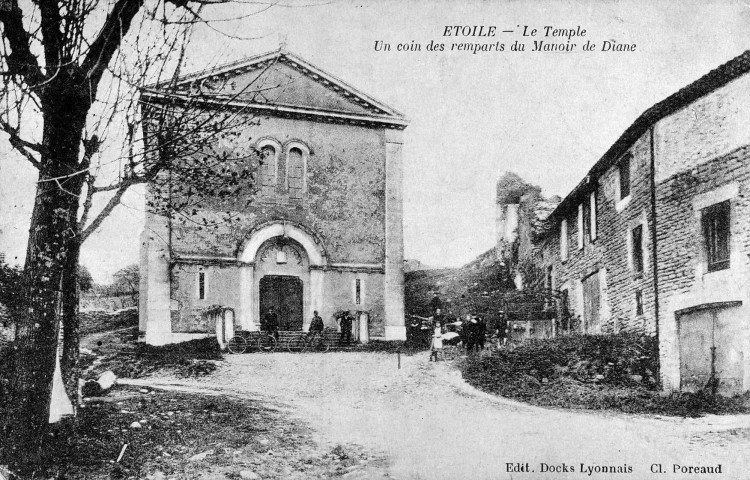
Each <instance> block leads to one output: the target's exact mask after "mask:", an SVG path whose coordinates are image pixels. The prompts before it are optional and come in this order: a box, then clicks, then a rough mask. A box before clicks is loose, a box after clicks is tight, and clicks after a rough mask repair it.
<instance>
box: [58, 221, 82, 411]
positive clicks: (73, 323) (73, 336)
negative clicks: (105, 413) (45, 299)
mask: <svg viewBox="0 0 750 480" xmlns="http://www.w3.org/2000/svg"><path fill="white" fill-rule="evenodd" d="M78 233H79V232H77V234H76V236H75V237H73V238H72V239H71V241H70V245H69V246H68V257H67V262H66V265H65V270H64V271H63V278H62V317H63V318H62V329H63V331H62V342H63V345H62V356H61V357H60V371H61V373H62V379H63V384H64V385H65V393H67V394H68V398H69V399H70V403H72V404H73V410H74V411H77V409H78V378H79V372H78V357H79V353H80V351H79V345H80V337H79V320H78V313H79V300H80V288H79V286H78V259H79V253H80V241H79V239H80V235H78Z"/></svg>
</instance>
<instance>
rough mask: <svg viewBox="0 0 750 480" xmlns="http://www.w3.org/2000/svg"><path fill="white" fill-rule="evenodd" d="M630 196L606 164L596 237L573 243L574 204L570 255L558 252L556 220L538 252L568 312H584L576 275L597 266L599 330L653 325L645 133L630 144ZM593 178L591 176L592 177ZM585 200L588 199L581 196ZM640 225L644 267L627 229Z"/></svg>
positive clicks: (598, 194) (581, 276) (646, 328)
mask: <svg viewBox="0 0 750 480" xmlns="http://www.w3.org/2000/svg"><path fill="white" fill-rule="evenodd" d="M629 153H630V154H631V155H632V159H631V163H630V169H631V171H630V178H631V188H630V196H629V198H626V199H623V200H619V171H618V170H617V168H616V167H613V168H611V169H609V170H608V171H607V172H605V173H604V175H602V177H601V178H599V179H598V186H597V189H596V211H597V215H596V217H597V238H596V239H595V240H594V241H592V240H591V239H590V236H589V235H588V233H587V234H586V235H585V236H584V242H583V248H582V249H579V248H578V220H577V216H578V209H577V207H576V208H574V209H573V210H572V211H570V212H568V213H567V216H566V218H567V223H568V245H569V255H568V259H567V260H566V261H562V260H561V256H560V239H559V235H560V223H559V222H558V223H557V225H556V229H555V230H553V232H552V233H550V234H549V235H548V237H547V238H546V241H545V245H544V248H543V253H542V263H543V265H544V267H545V268H546V267H547V266H549V265H551V266H552V271H553V283H554V288H555V289H559V290H562V289H567V290H568V299H569V307H570V311H571V314H572V315H580V316H581V317H583V306H582V303H583V290H582V284H581V281H582V280H583V279H584V278H586V277H587V276H588V275H591V274H593V273H594V272H597V271H599V270H603V271H604V274H601V273H600V288H601V291H602V292H601V302H602V304H601V314H600V315H601V319H602V327H601V331H602V332H613V331H621V330H625V331H641V332H648V333H651V332H653V331H654V330H655V323H654V318H655V316H654V294H653V264H654V263H653V258H652V249H651V244H652V242H651V233H650V232H651V229H652V224H653V222H652V219H651V207H650V205H651V201H650V177H649V171H650V168H651V167H650V136H649V134H648V133H647V134H645V135H643V136H642V137H641V138H639V139H638V140H637V141H636V142H635V143H634V145H633V146H632V147H631V149H630V151H629ZM595 181H596V180H595ZM582 201H585V202H588V201H589V197H588V196H586V197H585V199H584V200H582ZM638 224H642V225H643V248H644V271H643V272H642V273H640V274H636V273H635V272H634V271H633V268H632V261H631V258H632V257H631V255H632V252H631V245H630V240H629V237H630V235H631V230H632V228H633V227H635V226H636V225H638ZM636 290H640V291H641V292H642V296H643V315H640V316H638V315H636V301H635V295H636Z"/></svg>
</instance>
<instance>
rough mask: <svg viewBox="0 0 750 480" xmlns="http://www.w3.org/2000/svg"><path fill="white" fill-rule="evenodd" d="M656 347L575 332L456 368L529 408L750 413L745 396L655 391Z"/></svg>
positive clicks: (629, 338) (644, 340)
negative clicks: (528, 405)
mask: <svg viewBox="0 0 750 480" xmlns="http://www.w3.org/2000/svg"><path fill="white" fill-rule="evenodd" d="M657 348H658V347H657V345H656V342H655V340H654V339H652V338H650V337H640V336H635V335H625V334H621V335H575V336H566V337H558V338H555V339H546V340H535V341H530V342H526V343H524V344H522V345H519V346H515V347H507V348H502V349H500V350H498V351H496V352H493V353H492V354H490V355H476V356H470V357H468V358H467V359H466V360H465V361H464V362H462V363H461V365H460V368H461V371H462V374H463V377H464V379H465V380H466V381H467V382H468V383H469V384H471V385H473V386H475V387H477V388H479V389H480V390H483V391H485V392H489V393H493V394H497V395H501V396H504V397H508V398H513V399H516V400H521V401H524V402H527V403H530V404H533V405H540V406H551V407H562V408H576V409H594V410H600V409H608V410H609V409H611V410H618V411H622V412H627V413H653V414H662V415H676V416H690V417H694V416H700V415H703V414H706V413H714V414H729V413H748V412H750V402H749V398H748V396H747V395H744V396H737V397H733V398H727V397H722V396H718V395H717V396H713V395H710V394H708V393H706V392H698V393H685V392H681V393H673V394H669V395H667V394H664V393H661V392H659V391H657V390H656V381H655V379H654V372H655V371H656V358H657V355H658V350H657Z"/></svg>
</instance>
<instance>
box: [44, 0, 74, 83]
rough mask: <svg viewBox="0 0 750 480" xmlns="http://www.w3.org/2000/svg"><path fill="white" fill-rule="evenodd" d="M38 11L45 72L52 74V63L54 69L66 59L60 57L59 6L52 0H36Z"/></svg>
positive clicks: (60, 19)
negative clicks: (39, 13)
mask: <svg viewBox="0 0 750 480" xmlns="http://www.w3.org/2000/svg"><path fill="white" fill-rule="evenodd" d="M37 3H38V5H39V11H40V12H41V15H40V21H41V27H42V38H43V40H42V44H43V46H44V63H45V65H46V66H47V74H48V75H50V76H51V75H54V74H53V73H52V72H51V71H50V69H51V68H52V66H53V65H54V68H55V69H60V68H62V65H63V63H67V59H63V58H62V55H61V54H62V50H63V49H62V42H63V39H62V31H61V30H60V27H61V25H62V17H61V16H60V7H59V6H58V3H57V1H54V0H38V1H37Z"/></svg>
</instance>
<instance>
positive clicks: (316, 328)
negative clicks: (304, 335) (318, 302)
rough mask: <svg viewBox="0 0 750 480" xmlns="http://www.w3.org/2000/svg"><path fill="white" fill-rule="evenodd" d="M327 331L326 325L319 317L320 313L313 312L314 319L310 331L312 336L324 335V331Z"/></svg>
mask: <svg viewBox="0 0 750 480" xmlns="http://www.w3.org/2000/svg"><path fill="white" fill-rule="evenodd" d="M324 329H325V325H324V324H323V319H322V318H321V317H320V315H318V311H317V310H315V311H314V312H313V318H312V321H311V322H310V329H309V330H308V331H309V332H310V334H316V333H317V334H321V333H323V330H324Z"/></svg>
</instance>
